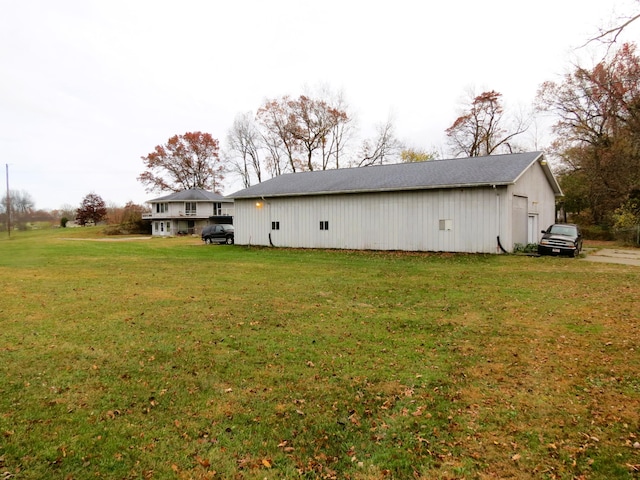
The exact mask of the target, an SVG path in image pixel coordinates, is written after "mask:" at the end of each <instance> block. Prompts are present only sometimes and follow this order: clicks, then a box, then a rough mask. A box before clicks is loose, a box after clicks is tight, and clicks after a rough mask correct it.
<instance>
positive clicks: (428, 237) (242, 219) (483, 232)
mask: <svg viewBox="0 0 640 480" xmlns="http://www.w3.org/2000/svg"><path fill="white" fill-rule="evenodd" d="M499 194H501V195H499ZM505 197H506V190H505V189H504V188H502V189H500V188H498V189H488V188H482V189H481V188H467V189H450V190H432V191H407V192H393V193H387V192H380V193H366V194H345V195H323V196H308V197H304V196H303V197H287V198H270V199H266V201H263V200H260V201H259V203H260V206H256V203H258V202H256V200H246V199H245V200H243V199H236V201H235V210H236V212H235V213H236V215H235V222H234V223H235V242H236V243H237V244H239V245H269V234H271V242H272V243H273V245H275V246H282V247H303V248H345V249H365V250H409V251H446V252H485V253H496V251H497V250H496V248H497V239H496V237H497V236H498V235H499V223H501V222H502V223H503V222H505V219H506V213H503V214H501V216H502V217H503V218H500V219H499V218H498V212H497V211H496V208H497V204H498V202H502V203H504V199H505ZM501 211H502V212H507V208H506V207H505V206H503V207H502V209H501ZM440 220H451V230H440V228H439V225H440ZM274 221H277V222H279V224H280V230H271V222H274ZM320 221H328V222H329V229H328V230H320Z"/></svg>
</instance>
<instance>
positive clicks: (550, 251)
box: [538, 223, 582, 257]
mask: <svg viewBox="0 0 640 480" xmlns="http://www.w3.org/2000/svg"><path fill="white" fill-rule="evenodd" d="M542 233H543V235H542V238H541V239H540V242H539V243H538V253H539V254H540V255H571V256H572V257H577V256H578V255H579V254H580V251H581V250H582V233H580V228H579V227H578V226H577V225H574V224H573V223H554V224H553V225H551V226H550V227H549V228H547V229H546V230H543V231H542Z"/></svg>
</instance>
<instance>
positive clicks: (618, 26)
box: [583, 0, 640, 46]
mask: <svg viewBox="0 0 640 480" xmlns="http://www.w3.org/2000/svg"><path fill="white" fill-rule="evenodd" d="M637 3H638V4H639V7H640V0H638V2H637ZM638 19H640V13H635V14H631V15H627V16H623V17H620V18H618V20H617V21H616V22H615V24H614V25H613V26H611V27H608V28H601V29H600V33H599V34H598V35H596V36H595V37H593V38H590V39H589V40H588V41H587V43H585V44H584V45H583V46H585V45H588V44H589V43H591V42H602V43H606V44H612V43H616V42H617V41H618V38H619V37H620V35H622V32H623V31H624V30H625V29H626V28H627V27H628V26H629V25H631V24H632V23H633V22H635V21H636V20H638Z"/></svg>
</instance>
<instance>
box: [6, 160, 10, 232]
mask: <svg viewBox="0 0 640 480" xmlns="http://www.w3.org/2000/svg"><path fill="white" fill-rule="evenodd" d="M5 166H6V168H7V235H9V238H11V195H9V164H8V163H5Z"/></svg>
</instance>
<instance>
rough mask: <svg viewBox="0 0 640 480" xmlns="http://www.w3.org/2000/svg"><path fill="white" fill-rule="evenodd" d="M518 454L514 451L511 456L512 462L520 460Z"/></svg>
mask: <svg viewBox="0 0 640 480" xmlns="http://www.w3.org/2000/svg"><path fill="white" fill-rule="evenodd" d="M520 458H521V457H520V454H519V453H516V454H515V455H514V456H513V457H511V460H513V461H514V462H517V461H518V460H520Z"/></svg>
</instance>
